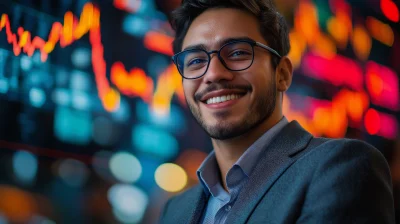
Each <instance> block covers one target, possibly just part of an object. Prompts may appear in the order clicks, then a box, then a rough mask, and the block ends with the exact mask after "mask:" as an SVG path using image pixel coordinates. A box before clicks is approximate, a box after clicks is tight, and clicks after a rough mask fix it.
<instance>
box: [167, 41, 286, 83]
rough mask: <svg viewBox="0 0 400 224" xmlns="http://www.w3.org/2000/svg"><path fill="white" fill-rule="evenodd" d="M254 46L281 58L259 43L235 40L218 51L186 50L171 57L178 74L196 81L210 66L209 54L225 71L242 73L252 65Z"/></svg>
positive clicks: (272, 50)
mask: <svg viewBox="0 0 400 224" xmlns="http://www.w3.org/2000/svg"><path fill="white" fill-rule="evenodd" d="M254 46H258V47H261V48H263V49H265V50H267V51H269V52H271V53H273V54H274V55H276V56H278V57H279V58H281V56H280V55H279V53H278V52H277V51H276V50H274V49H272V48H270V47H268V46H267V45H264V44H262V43H260V42H256V41H253V40H237V41H232V42H229V43H227V44H224V45H223V46H222V47H221V48H220V49H219V50H214V51H209V52H207V51H206V50H203V49H188V50H185V51H182V52H179V53H177V54H175V55H174V56H172V60H173V62H174V64H175V65H176V67H177V68H178V71H179V73H180V74H181V75H182V77H183V78H185V79H198V78H200V77H202V76H203V75H204V74H206V72H207V70H208V67H209V66H210V60H211V54H214V53H216V54H218V58H219V60H220V61H221V63H222V64H223V65H224V66H225V68H226V69H228V70H230V71H243V70H246V69H248V68H250V66H251V65H252V64H253V61H254Z"/></svg>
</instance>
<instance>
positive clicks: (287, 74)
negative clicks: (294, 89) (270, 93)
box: [275, 56, 293, 92]
mask: <svg viewBox="0 0 400 224" xmlns="http://www.w3.org/2000/svg"><path fill="white" fill-rule="evenodd" d="M275 74H276V88H277V89H278V91H280V92H285V91H286V90H288V89H289V87H290V84H292V76H293V65H292V62H291V61H290V59H289V58H288V57H287V56H284V57H282V58H281V60H280V62H279V64H278V66H277V67H276V71H275Z"/></svg>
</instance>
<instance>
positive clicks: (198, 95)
mask: <svg viewBox="0 0 400 224" xmlns="http://www.w3.org/2000/svg"><path fill="white" fill-rule="evenodd" d="M221 89H234V90H243V91H246V92H247V91H249V92H251V91H252V90H253V88H252V87H251V86H250V85H234V84H229V83H212V84H210V85H209V86H207V88H206V89H204V90H203V91H201V92H198V93H196V94H194V99H195V100H196V101H200V99H201V98H203V96H204V95H206V94H207V93H209V92H212V91H216V90H221Z"/></svg>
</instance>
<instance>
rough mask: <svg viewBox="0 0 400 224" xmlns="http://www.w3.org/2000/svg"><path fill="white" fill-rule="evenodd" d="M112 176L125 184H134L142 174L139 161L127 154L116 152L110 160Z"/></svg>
mask: <svg viewBox="0 0 400 224" xmlns="http://www.w3.org/2000/svg"><path fill="white" fill-rule="evenodd" d="M110 170H111V172H112V174H113V175H114V176H115V177H116V178H117V179H118V180H119V181H122V182H125V183H134V182H135V181H137V180H138V179H139V177H140V175H141V174H142V166H141V164H140V162H139V160H138V159H137V158H136V157H135V156H134V155H132V154H130V153H127V152H117V153H115V154H114V155H113V156H112V157H111V159H110Z"/></svg>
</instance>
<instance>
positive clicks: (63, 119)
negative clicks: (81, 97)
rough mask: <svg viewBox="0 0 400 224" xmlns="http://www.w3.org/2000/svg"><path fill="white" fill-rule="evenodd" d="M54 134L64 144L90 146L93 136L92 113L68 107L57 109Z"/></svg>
mask: <svg viewBox="0 0 400 224" xmlns="http://www.w3.org/2000/svg"><path fill="white" fill-rule="evenodd" d="M54 133H55V136H56V137H57V138H58V139H59V140H61V141H63V142H67V143H72V144H78V145H87V144H89V142H90V140H91V136H92V118H91V115H90V113H89V112H84V111H76V110H71V109H69V108H66V107H59V108H57V109H56V112H55V118H54Z"/></svg>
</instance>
